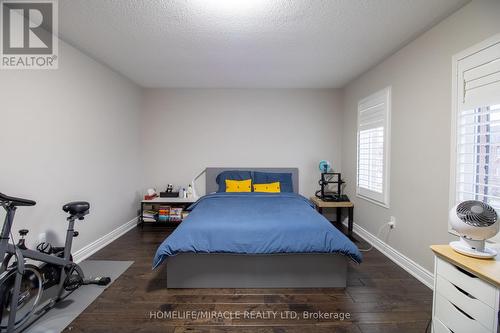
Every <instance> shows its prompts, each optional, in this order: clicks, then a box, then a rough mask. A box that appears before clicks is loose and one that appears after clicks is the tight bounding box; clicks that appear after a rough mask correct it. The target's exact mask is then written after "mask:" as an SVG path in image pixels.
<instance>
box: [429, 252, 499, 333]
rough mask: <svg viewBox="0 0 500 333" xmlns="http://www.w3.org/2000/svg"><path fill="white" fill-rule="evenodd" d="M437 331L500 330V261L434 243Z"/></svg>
mask: <svg viewBox="0 0 500 333" xmlns="http://www.w3.org/2000/svg"><path fill="white" fill-rule="evenodd" d="M431 249H432V250H433V251H434V254H435V267H434V272H435V274H434V301H433V307H432V328H433V332H434V333H487V332H488V333H492V332H493V333H499V332H500V330H499V327H498V321H499V319H498V318H499V301H500V262H499V261H498V258H497V260H482V259H474V258H471V257H467V256H464V255H461V254H459V253H456V252H455V251H453V249H452V248H451V247H450V246H449V245H433V246H431Z"/></svg>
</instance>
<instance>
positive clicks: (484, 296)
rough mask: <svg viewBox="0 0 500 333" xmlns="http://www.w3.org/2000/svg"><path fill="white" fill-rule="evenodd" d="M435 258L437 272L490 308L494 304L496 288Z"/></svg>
mask: <svg viewBox="0 0 500 333" xmlns="http://www.w3.org/2000/svg"><path fill="white" fill-rule="evenodd" d="M436 260H437V274H438V275H440V276H441V277H443V278H444V279H446V280H448V281H449V282H451V283H453V284H454V285H455V286H457V287H458V288H460V289H462V290H464V291H465V292H467V293H468V294H469V295H471V296H473V297H474V298H476V299H478V300H480V301H482V302H483V303H485V304H486V305H488V306H489V307H490V308H494V307H495V304H496V301H497V300H496V299H495V297H496V289H495V287H493V286H492V285H490V284H489V283H486V282H484V281H482V280H481V279H479V278H478V277H476V276H474V275H473V274H471V273H468V272H466V271H465V270H463V269H461V268H459V267H457V266H455V265H453V264H451V263H448V262H446V261H444V260H442V259H440V258H438V257H437V258H436Z"/></svg>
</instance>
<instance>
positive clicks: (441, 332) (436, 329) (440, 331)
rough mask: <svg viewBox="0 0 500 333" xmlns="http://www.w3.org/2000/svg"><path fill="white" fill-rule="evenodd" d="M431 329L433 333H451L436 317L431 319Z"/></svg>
mask: <svg viewBox="0 0 500 333" xmlns="http://www.w3.org/2000/svg"><path fill="white" fill-rule="evenodd" d="M432 329H433V330H432V332H433V333H453V332H452V331H451V330H450V329H449V328H448V327H446V326H445V325H444V324H443V323H442V322H441V320H439V319H438V318H437V317H436V318H434V319H432Z"/></svg>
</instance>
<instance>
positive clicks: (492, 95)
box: [453, 42, 500, 241]
mask: <svg viewBox="0 0 500 333" xmlns="http://www.w3.org/2000/svg"><path fill="white" fill-rule="evenodd" d="M456 68H457V76H456V80H457V81H456V88H455V89H457V94H456V98H457V100H456V105H457V108H456V149H455V155H456V158H455V163H456V165H455V175H454V177H455V184H453V186H454V189H455V191H454V192H455V193H454V196H455V198H454V202H455V204H457V203H460V202H462V201H466V200H479V201H482V202H485V203H488V204H489V205H491V206H492V207H493V208H495V210H496V211H497V213H500V43H499V42H496V43H493V44H491V45H490V46H488V47H484V48H481V49H480V50H477V51H474V52H471V53H470V54H469V55H468V56H466V57H462V58H460V59H458V60H457V67H456ZM495 240H496V241H499V240H500V237H499V236H497V237H496V239H495Z"/></svg>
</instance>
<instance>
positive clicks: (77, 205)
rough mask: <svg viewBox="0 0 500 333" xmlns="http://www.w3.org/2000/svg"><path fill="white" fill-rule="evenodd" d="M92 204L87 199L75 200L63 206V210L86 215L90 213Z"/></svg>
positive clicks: (72, 213)
mask: <svg viewBox="0 0 500 333" xmlns="http://www.w3.org/2000/svg"><path fill="white" fill-rule="evenodd" d="M89 208H90V204H89V203H88V202H86V201H74V202H70V203H67V204H65V205H64V206H63V208H62V209H63V211H65V212H66V213H68V214H71V215H79V216H84V215H87V214H88V213H89Z"/></svg>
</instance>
